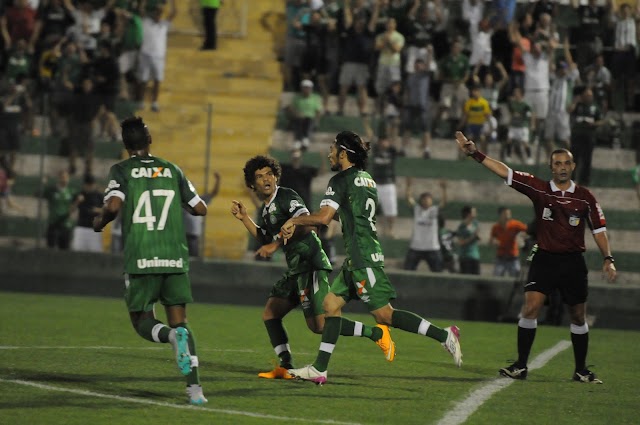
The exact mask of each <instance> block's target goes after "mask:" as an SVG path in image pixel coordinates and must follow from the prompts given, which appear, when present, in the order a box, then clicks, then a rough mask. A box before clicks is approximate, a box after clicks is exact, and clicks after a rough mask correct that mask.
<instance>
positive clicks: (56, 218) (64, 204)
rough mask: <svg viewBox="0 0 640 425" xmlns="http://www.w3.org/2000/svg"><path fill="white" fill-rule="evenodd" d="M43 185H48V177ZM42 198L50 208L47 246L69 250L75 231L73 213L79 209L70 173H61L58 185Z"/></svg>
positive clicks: (47, 190)
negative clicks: (70, 181)
mask: <svg viewBox="0 0 640 425" xmlns="http://www.w3.org/2000/svg"><path fill="white" fill-rule="evenodd" d="M43 183H46V177H45V178H44V179H43ZM42 197H43V198H44V199H46V200H47V206H48V207H49V208H48V209H49V217H48V218H47V246H48V247H49V248H58V249H61V250H68V249H69V246H70V245H71V231H72V229H73V220H72V219H71V213H72V212H73V211H74V210H75V209H76V208H77V207H78V202H77V197H76V194H75V191H74V190H73V189H72V188H71V187H70V186H69V172H68V171H67V170H62V171H60V172H59V173H58V181H57V182H56V184H55V185H49V186H47V187H46V188H45V189H44V191H43V193H42ZM74 199H75V200H76V201H74Z"/></svg>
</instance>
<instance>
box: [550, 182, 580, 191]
mask: <svg viewBox="0 0 640 425" xmlns="http://www.w3.org/2000/svg"><path fill="white" fill-rule="evenodd" d="M549 184H550V185H551V191H552V192H569V193H573V192H575V191H576V184H575V183H574V181H573V180H571V186H569V189H567V190H560V188H559V187H558V186H556V184H555V183H554V182H553V180H551V181H549Z"/></svg>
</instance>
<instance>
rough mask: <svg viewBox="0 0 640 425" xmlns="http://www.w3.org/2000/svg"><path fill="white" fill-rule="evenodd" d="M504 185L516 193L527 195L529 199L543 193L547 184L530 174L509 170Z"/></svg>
mask: <svg viewBox="0 0 640 425" xmlns="http://www.w3.org/2000/svg"><path fill="white" fill-rule="evenodd" d="M506 183H507V184H508V185H509V186H511V187H512V188H514V189H515V190H517V191H518V192H520V193H522V194H524V195H527V196H528V197H529V198H530V199H533V198H534V197H535V196H536V195H537V194H539V193H540V192H542V191H544V189H545V187H546V185H547V184H548V183H547V182H545V181H544V180H541V179H539V178H537V177H536V176H534V175H532V174H529V173H525V172H524V171H514V170H512V169H511V168H509V172H508V174H507V179H506Z"/></svg>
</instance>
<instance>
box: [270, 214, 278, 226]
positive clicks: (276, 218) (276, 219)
mask: <svg viewBox="0 0 640 425" xmlns="http://www.w3.org/2000/svg"><path fill="white" fill-rule="evenodd" d="M269 221H270V222H271V224H276V221H278V217H276V216H275V215H270V216H269Z"/></svg>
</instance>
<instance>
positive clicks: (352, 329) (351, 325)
mask: <svg viewBox="0 0 640 425" xmlns="http://www.w3.org/2000/svg"><path fill="white" fill-rule="evenodd" d="M340 335H342V336H361V337H365V338H369V339H370V340H372V341H377V340H379V339H380V338H382V329H380V328H379V327H377V326H367V325H365V324H364V323H362V322H356V321H354V320H349V319H345V318H344V317H343V318H342V327H341V328H340Z"/></svg>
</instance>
